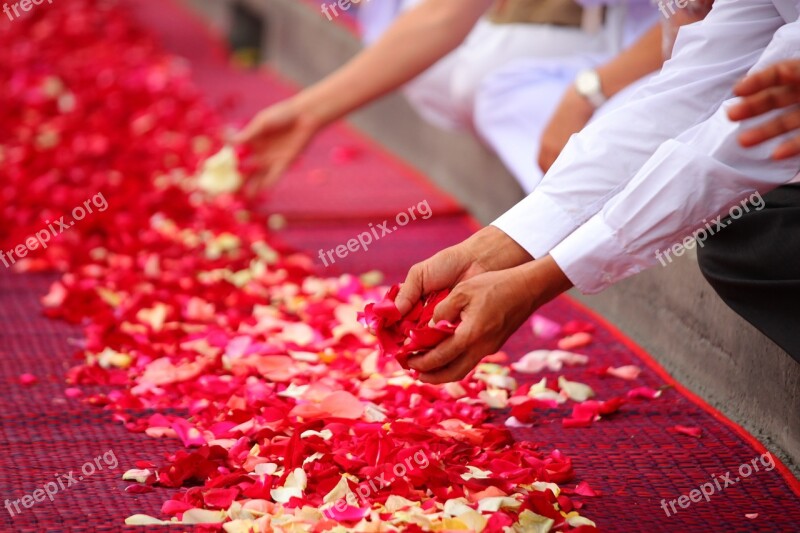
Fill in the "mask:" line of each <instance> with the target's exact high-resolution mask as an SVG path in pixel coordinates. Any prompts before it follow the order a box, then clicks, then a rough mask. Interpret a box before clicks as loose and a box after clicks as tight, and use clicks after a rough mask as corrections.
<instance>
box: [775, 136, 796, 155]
mask: <svg viewBox="0 0 800 533" xmlns="http://www.w3.org/2000/svg"><path fill="white" fill-rule="evenodd" d="M796 155H800V136H797V137H795V138H794V139H791V140H788V141H786V142H785V143H783V144H782V145H780V146H778V148H777V149H775V152H773V154H772V158H773V159H777V160H782V159H789V158H791V157H794V156H796Z"/></svg>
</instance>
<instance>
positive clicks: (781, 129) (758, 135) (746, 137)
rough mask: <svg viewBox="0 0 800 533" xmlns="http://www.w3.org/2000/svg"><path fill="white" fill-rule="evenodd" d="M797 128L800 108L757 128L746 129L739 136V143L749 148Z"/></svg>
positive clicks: (798, 127) (799, 127)
mask: <svg viewBox="0 0 800 533" xmlns="http://www.w3.org/2000/svg"><path fill="white" fill-rule="evenodd" d="M797 129H800V109H796V110H794V111H789V112H787V113H783V114H781V116H779V117H776V118H774V119H772V120H769V121H767V122H765V123H764V124H762V125H760V126H758V127H756V128H753V129H751V130H747V131H745V132H744V133H742V134H741V135H740V136H739V143H740V144H741V145H742V146H744V147H746V148H749V147H751V146H755V145H757V144H761V143H763V142H764V141H767V140H769V139H773V138H775V137H778V136H780V135H783V134H784V133H788V132H790V131H794V130H797Z"/></svg>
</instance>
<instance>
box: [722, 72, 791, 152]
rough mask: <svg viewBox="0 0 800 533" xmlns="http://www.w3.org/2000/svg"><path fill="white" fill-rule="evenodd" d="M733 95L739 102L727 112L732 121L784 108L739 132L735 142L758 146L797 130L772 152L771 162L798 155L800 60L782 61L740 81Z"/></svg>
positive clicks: (746, 145) (745, 145) (747, 145)
mask: <svg viewBox="0 0 800 533" xmlns="http://www.w3.org/2000/svg"><path fill="white" fill-rule="evenodd" d="M734 92H735V93H736V95H737V96H741V97H742V100H741V101H740V102H739V103H738V104H737V105H735V106H733V107H731V108H730V109H729V110H728V117H729V118H730V119H731V120H734V121H741V120H746V119H749V118H753V117H757V116H760V115H763V114H765V113H768V112H770V111H774V110H776V109H784V108H786V111H784V112H783V113H782V114H780V115H779V116H777V117H776V118H773V119H770V120H768V121H766V122H764V123H763V124H761V125H760V126H757V127H755V128H753V129H749V130H747V131H745V132H744V133H742V135H741V136H740V137H739V142H740V143H741V144H742V146H744V147H747V148H749V147H751V146H756V145H758V144H761V143H763V142H765V141H768V140H769V139H773V138H775V137H779V136H781V135H784V134H787V133H790V132H793V131H797V132H798V133H797V134H796V135H794V136H793V137H790V138H788V139H787V140H786V141H785V142H783V143H782V144H781V145H780V146H778V148H777V149H776V150H775V152H773V154H772V157H773V158H774V159H788V158H790V157H794V156H796V155H800V108H798V107H797V105H798V104H800V60H798V59H793V60H786V61H782V62H780V63H778V64H776V65H774V66H772V67H770V68H768V69H766V70H763V71H761V72H756V73H754V74H751V75H749V76H747V77H746V78H744V79H743V80H742V81H740V82H739V83H738V84H737V85H736V87H734Z"/></svg>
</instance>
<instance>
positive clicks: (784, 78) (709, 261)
mask: <svg viewBox="0 0 800 533" xmlns="http://www.w3.org/2000/svg"><path fill="white" fill-rule="evenodd" d="M736 94H737V95H739V96H741V97H743V100H742V101H741V102H740V103H739V104H738V105H736V106H735V107H732V108H731V109H730V110H729V112H728V116H729V117H730V118H731V120H736V121H742V120H747V119H750V118H753V117H757V116H761V115H764V114H765V113H768V112H770V111H772V110H775V109H782V108H789V109H787V110H785V111H784V112H783V113H781V114H779V115H777V116H775V117H774V118H772V119H771V120H768V121H767V122H765V123H764V124H761V125H758V126H755V127H753V128H752V129H749V130H746V131H745V132H743V133H742V135H741V136H740V137H739V142H740V143H741V145H742V146H744V147H747V148H749V147H752V146H757V145H760V144H762V143H764V142H767V141H768V140H770V139H774V138H776V137H780V136H782V135H784V134H790V136H789V138H787V139H783V140H782V142H781V143H780V144H779V145H778V146H777V148H775V151H774V152H773V153H772V157H773V158H774V159H776V160H783V159H788V158H791V157H794V156H797V155H799V154H800V133H798V132H800V108H798V107H797V105H798V104H800V60H786V61H781V62H780V63H778V64H777V65H774V66H773V67H771V68H768V69H766V70H764V71H763V72H760V73H757V74H754V75H753V76H750V77H748V78H747V79H745V80H744V81H743V82H742V83H740V84H739V85H737V87H736ZM792 132H794V134H793V135H792ZM795 181H796V180H795ZM764 205H765V208H764V209H763V210H757V211H756V210H751V211H750V212H748V213H744V214H743V216H742V217H741V218H739V219H737V220H736V223H735V224H734V223H732V222H733V221H732V220H729V219H726V220H725V221H724V222H725V223H726V224H728V225H727V226H726V230H725V231H724V232H719V233H717V234H715V235H713V236H712V237H711V238H709V239H708V240H707V241H706V242H705V245H704V246H703V247H702V248H700V249H698V252H697V253H698V262H699V265H700V270H701V272H702V273H703V276H705V278H706V280H708V282H709V284H710V285H711V286H712V287H713V288H714V290H715V291H716V292H717V294H719V296H720V297H721V298H722V299H723V301H724V302H725V303H726V304H727V305H728V306H729V307H730V308H731V309H733V310H734V311H736V312H737V313H738V314H739V315H741V316H742V317H744V318H745V319H746V320H747V321H749V322H750V323H751V324H753V325H754V326H756V327H757V328H758V329H759V330H761V331H762V332H763V333H764V334H765V335H767V336H768V337H770V338H771V339H773V340H774V341H775V342H776V343H777V344H778V345H779V346H781V347H783V348H784V349H785V350H786V351H787V352H789V353H790V354H792V355H794V356H795V358H797V357H798V355H797V354H800V329H799V328H798V327H797V325H798V324H796V323H795V324H794V328H791V327H787V323H786V321H785V320H784V321H781V320H777V319H776V318H775V317H776V315H778V314H780V313H785V314H786V316H788V317H791V316H796V315H797V306H796V301H797V300H796V298H797V297H798V296H800V272H798V270H799V269H798V266H797V265H798V264H800V249H798V247H797V246H794V245H792V243H791V242H792V241H791V239H789V238H787V237H790V236H791V235H797V234H798V233H799V232H800V184H797V183H791V184H789V185H784V186H782V187H778V188H777V189H775V190H773V191H771V192H770V193H768V194H765V195H764ZM798 360H800V359H798Z"/></svg>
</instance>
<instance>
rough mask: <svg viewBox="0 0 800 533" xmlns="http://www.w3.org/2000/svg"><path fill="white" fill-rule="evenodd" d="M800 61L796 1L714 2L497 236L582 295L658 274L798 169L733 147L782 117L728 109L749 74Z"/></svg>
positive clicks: (507, 217)
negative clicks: (659, 265) (545, 261)
mask: <svg viewBox="0 0 800 533" xmlns="http://www.w3.org/2000/svg"><path fill="white" fill-rule="evenodd" d="M799 57H800V22H798V2H797V1H796V0H717V2H716V4H715V6H714V9H713V10H712V11H711V13H710V14H709V15H708V16H707V18H706V19H705V20H704V21H703V22H698V23H696V24H692V25H690V26H686V27H684V28H683V29H682V30H681V32H680V34H679V36H678V40H677V42H676V45H675V51H674V54H673V58H672V59H671V60H670V61H668V62H667V63H666V64H665V66H664V68H663V70H662V71H661V73H660V74H658V75H657V76H655V77H654V78H653V79H652V81H651V82H650V83H648V84H647V85H645V86H644V87H642V88H641V89H640V90H639V91H638V92H636V93H635V94H634V95H632V97H631V100H630V101H629V102H628V103H627V104H626V105H624V106H622V107H620V108H619V109H617V110H616V111H614V112H612V113H609V114H608V115H606V116H604V117H602V118H601V119H598V120H597V121H595V122H594V123H593V124H590V125H589V126H587V127H586V128H585V129H584V130H583V131H582V132H580V133H579V134H576V135H574V136H573V137H572V139H571V140H570V142H569V143H568V144H567V146H566V147H565V148H564V150H563V152H562V153H561V156H560V157H559V158H558V160H557V161H556V162H555V164H554V165H553V167H552V168H551V170H550V172H548V174H547V175H546V176H545V178H544V180H543V181H542V183H541V184H540V186H539V187H538V188H537V189H536V190H535V191H534V192H533V193H532V194H531V195H530V196H528V197H527V198H525V199H524V200H522V201H521V202H520V203H519V204H517V205H516V206H515V207H513V208H512V209H511V210H509V211H508V212H507V213H505V214H504V215H502V216H501V217H500V218H499V219H497V220H496V221H495V222H494V223H493V225H495V226H496V227H498V228H499V229H501V230H502V231H504V232H505V233H507V234H508V235H509V236H510V237H511V238H513V239H514V240H515V241H516V242H517V243H519V244H520V245H521V246H522V247H523V248H525V249H526V250H527V251H528V252H529V253H530V254H531V255H532V256H533V257H535V258H540V257H543V256H545V255H547V254H550V255H551V256H552V257H553V259H554V260H555V261H556V263H557V264H558V265H559V267H560V268H561V269H562V270H563V271H564V273H565V274H566V275H567V277H568V278H569V279H570V280H571V281H572V282H573V283H574V284H575V286H576V287H577V288H578V289H579V290H581V291H582V292H585V293H596V292H599V291H601V290H603V289H605V288H606V287H608V286H609V285H612V284H613V283H615V282H617V281H619V280H621V279H624V278H626V277H628V276H631V275H633V274H636V273H638V272H640V271H642V270H644V269H646V268H649V267H651V266H653V264H654V263H655V262H656V257H655V252H656V251H657V250H664V249H667V248H669V247H670V246H671V245H673V244H674V243H677V242H681V241H683V240H684V238H685V237H687V236H689V235H691V234H692V233H693V231H694V230H696V229H698V228H700V227H702V226H704V225H705V220H706V219H707V220H712V219H713V218H714V217H715V216H717V215H719V214H723V213H724V214H727V213H726V211H727V210H728V209H729V208H730V207H731V206H733V205H736V204H740V202H741V201H742V200H743V199H746V198H748V197H749V196H751V195H752V194H753V193H754V192H755V191H758V192H759V193H764V192H767V191H769V190H771V189H774V188H775V187H778V186H780V185H782V184H785V183H787V182H789V181H791V180H792V178H794V177H795V176H796V175H797V173H798V171H799V170H800V158H797V157H795V158H792V159H789V160H786V161H773V160H772V159H771V158H770V155H771V153H772V151H773V150H774V149H775V147H776V146H777V144H778V143H780V139H778V140H773V141H771V142H767V143H764V144H762V145H760V146H758V147H755V148H750V149H744V148H742V147H741V146H740V145H739V143H738V141H737V137H738V135H739V134H740V133H741V132H742V131H743V130H745V129H748V128H750V127H752V126H753V125H754V124H757V123H760V122H761V121H764V120H767V119H769V118H771V117H773V116H775V114H776V113H778V112H777V111H776V112H773V113H770V114H768V115H765V116H763V117H758V118H755V119H751V120H748V121H744V122H742V123H736V122H731V121H730V120H728V118H727V115H726V109H727V108H728V107H729V106H730V104H731V103H732V102H734V101H735V99H734V98H733V93H732V88H733V86H734V85H735V84H736V82H737V81H739V79H741V78H742V77H743V76H744V75H745V74H747V73H748V72H753V71H758V70H762V69H764V68H766V67H769V66H771V65H773V64H775V63H776V62H778V61H781V60H784V59H792V58H799ZM734 223H735V222H734ZM723 231H724V230H723Z"/></svg>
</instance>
